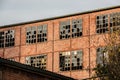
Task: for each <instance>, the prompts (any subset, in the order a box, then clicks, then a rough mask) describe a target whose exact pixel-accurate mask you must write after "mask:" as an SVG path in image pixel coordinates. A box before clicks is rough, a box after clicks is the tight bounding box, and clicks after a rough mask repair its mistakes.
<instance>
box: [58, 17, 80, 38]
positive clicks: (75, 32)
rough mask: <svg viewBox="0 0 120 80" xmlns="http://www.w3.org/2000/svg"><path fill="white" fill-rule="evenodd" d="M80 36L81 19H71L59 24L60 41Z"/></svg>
mask: <svg viewBox="0 0 120 80" xmlns="http://www.w3.org/2000/svg"><path fill="white" fill-rule="evenodd" d="M79 36H82V19H73V20H72V22H70V20H67V21H61V22H60V39H68V38H70V37H73V38H74V37H79Z"/></svg>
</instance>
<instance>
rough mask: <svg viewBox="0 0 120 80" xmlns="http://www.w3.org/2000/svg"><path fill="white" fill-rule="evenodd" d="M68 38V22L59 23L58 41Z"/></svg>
mask: <svg viewBox="0 0 120 80" xmlns="http://www.w3.org/2000/svg"><path fill="white" fill-rule="evenodd" d="M68 38H70V20H67V21H62V22H60V39H68Z"/></svg>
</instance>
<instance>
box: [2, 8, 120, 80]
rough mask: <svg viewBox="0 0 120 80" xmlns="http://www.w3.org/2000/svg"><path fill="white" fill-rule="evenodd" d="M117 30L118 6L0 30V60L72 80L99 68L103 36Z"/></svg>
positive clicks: (6, 26)
mask: <svg viewBox="0 0 120 80" xmlns="http://www.w3.org/2000/svg"><path fill="white" fill-rule="evenodd" d="M119 26H120V6H115V7H110V8H105V9H98V10H93V11H88V12H82V13H77V14H71V15H66V16H60V17H54V18H48V19H43V20H36V21H31V22H25V23H19V24H13V25H5V26H1V27H0V56H1V57H3V58H6V59H10V60H15V61H17V62H20V63H24V64H28V65H31V66H35V67H38V68H42V69H46V70H49V71H52V72H56V73H59V74H62V75H65V76H68V77H72V78H75V79H84V78H89V77H91V76H93V75H94V72H93V71H92V69H93V68H94V67H95V66H96V64H99V63H100V64H101V63H102V61H101V59H100V58H101V56H104V55H101V50H102V47H103V46H105V41H104V39H103V38H104V36H107V33H108V32H111V31H112V30H113V27H119Z"/></svg>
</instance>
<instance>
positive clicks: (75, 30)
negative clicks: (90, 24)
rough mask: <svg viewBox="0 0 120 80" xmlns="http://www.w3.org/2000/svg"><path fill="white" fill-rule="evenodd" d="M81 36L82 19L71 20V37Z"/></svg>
mask: <svg viewBox="0 0 120 80" xmlns="http://www.w3.org/2000/svg"><path fill="white" fill-rule="evenodd" d="M79 36H82V19H75V20H72V37H79Z"/></svg>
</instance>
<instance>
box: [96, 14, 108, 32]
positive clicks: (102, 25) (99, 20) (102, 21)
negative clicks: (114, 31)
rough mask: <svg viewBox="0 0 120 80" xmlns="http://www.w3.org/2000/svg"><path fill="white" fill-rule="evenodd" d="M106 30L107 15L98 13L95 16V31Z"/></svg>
mask: <svg viewBox="0 0 120 80" xmlns="http://www.w3.org/2000/svg"><path fill="white" fill-rule="evenodd" d="M106 32H108V15H100V16H97V17H96V33H99V34H101V33H106Z"/></svg>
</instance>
